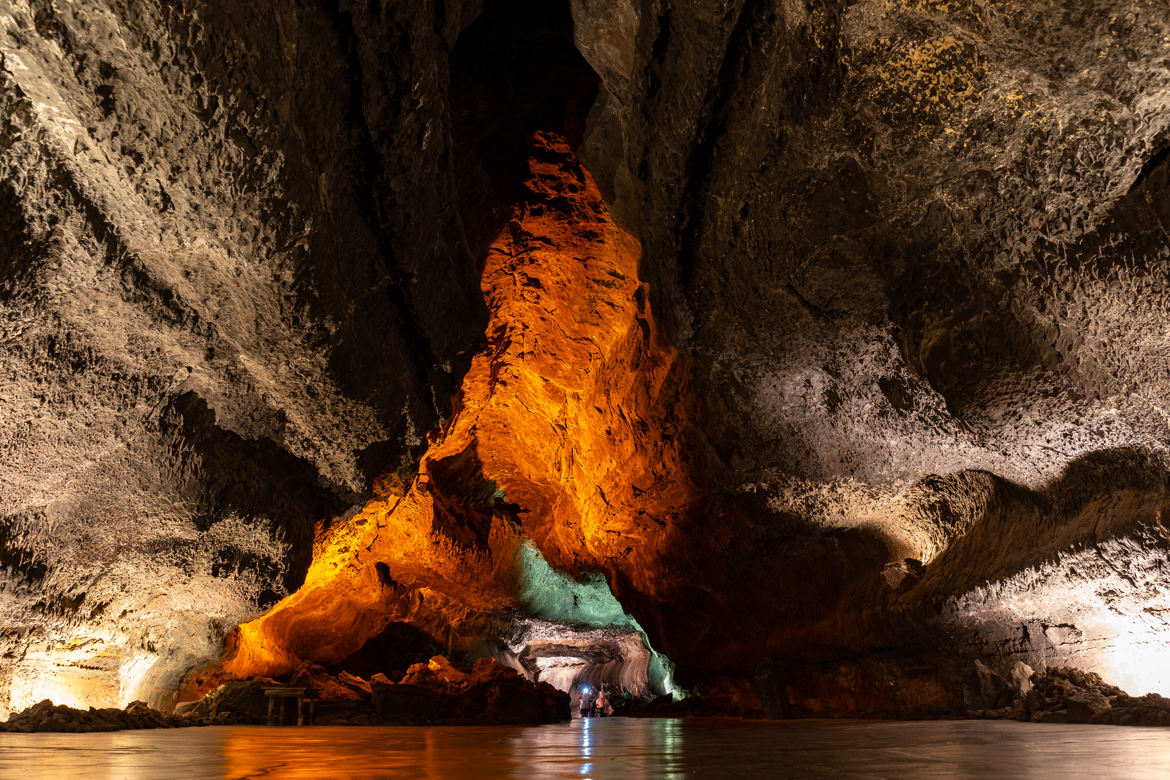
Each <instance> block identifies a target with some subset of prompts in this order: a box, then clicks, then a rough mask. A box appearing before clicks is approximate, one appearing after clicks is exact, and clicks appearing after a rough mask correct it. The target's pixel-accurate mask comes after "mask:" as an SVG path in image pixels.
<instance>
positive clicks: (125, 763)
mask: <svg viewBox="0 0 1170 780" xmlns="http://www.w3.org/2000/svg"><path fill="white" fill-rule="evenodd" d="M1168 775H1170V729H1155V728H1136V727H1125V726H1074V725H1068V726H1066V725H1054V724H1032V723H1015V722H1004V721H910V722H889V721H786V722H776V721H766V722H758V721H757V722H750V721H734V720H724V719H703V718H691V719H686V720H673V719H656V720H652V719H646V720H641V719H625V718H610V719H604V720H590V721H581V720H574V721H572V722H571V723H561V724H556V725H551V726H488V727H457V726H436V727H401V726H396V727H317V728H305V729H297V728H291V727H290V728H281V729H275V728H265V727H257V726H223V727H209V728H191V729H178V730H169V731H122V732H113V733H98V734H0V777H22V778H40V777H44V778H60V777H89V778H103V777H110V778H114V777H117V778H159V777H174V778H205V777H206V778H211V777H231V778H238V777H261V776H263V777H266V778H278V777H297V778H320V777H351V776H352V777H389V776H393V777H426V778H448V777H450V778H461V777H468V778H492V777H556V778H561V777H564V778H568V777H592V778H597V777H622V778H642V777H645V778H652V777H653V778H657V777H736V778H739V777H892V778H907V777H964V778H1002V777H1031V778H1035V777H1103V776H1108V777H1166V776H1168Z"/></svg>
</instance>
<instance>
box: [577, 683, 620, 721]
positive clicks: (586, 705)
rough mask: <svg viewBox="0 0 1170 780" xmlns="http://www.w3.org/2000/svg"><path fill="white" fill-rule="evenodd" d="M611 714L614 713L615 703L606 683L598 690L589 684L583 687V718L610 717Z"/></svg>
mask: <svg viewBox="0 0 1170 780" xmlns="http://www.w3.org/2000/svg"><path fill="white" fill-rule="evenodd" d="M610 715H613V704H612V703H611V702H610V700H609V694H608V693H606V691H605V686H604V685H603V686H600V687H599V688H598V689H597V690H596V691H594V690H593V689H592V688H590V687H589V686H588V685H586V686H585V687H583V688H582V689H581V717H582V718H608V717H609V716H610Z"/></svg>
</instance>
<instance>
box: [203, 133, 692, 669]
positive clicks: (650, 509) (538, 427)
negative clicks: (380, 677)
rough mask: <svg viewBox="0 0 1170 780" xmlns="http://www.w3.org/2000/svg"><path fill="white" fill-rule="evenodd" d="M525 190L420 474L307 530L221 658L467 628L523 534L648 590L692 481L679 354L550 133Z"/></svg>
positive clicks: (294, 656)
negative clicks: (479, 337) (275, 599)
mask: <svg viewBox="0 0 1170 780" xmlns="http://www.w3.org/2000/svg"><path fill="white" fill-rule="evenodd" d="M529 170H530V177H529V179H528V180H527V181H526V183H525V197H524V198H523V200H522V201H521V203H520V204H519V205H517V207H516V209H515V211H514V214H513V218H512V220H511V221H510V222H508V224H507V225H506V226H505V227H504V229H503V230H502V231H501V232H500V234H499V236H498V237H497V239H496V240H495V242H494V243H493V244H492V246H491V247H490V249H489V250H488V253H487V256H486V259H485V261H484V268H483V275H482V288H483V293H484V298H485V300H486V302H487V305H488V308H489V310H490V312H491V317H490V321H489V324H488V327H487V332H486V339H485V344H484V346H483V348H482V349H481V350H480V351H479V353H478V354H477V355H476V356H475V358H474V360H473V361H472V364H471V367H470V369H469V370H468V372H467V374H466V376H465V378H464V382H463V386H462V389H461V391H460V394H459V396H458V398H457V399H456V401H455V412H454V414H453V416H452V418H451V420H450V421H449V422H448V423H447V425H446V426H445V427H444V428H443V430H441V431H440V432H438V434H437V435H436V436H435V439H434V441H433V443H432V446H431V448H430V449H429V450H428V452H427V453H426V454H425V455H424V457H423V458H422V461H421V463H420V466H419V473H418V476H417V477H416V478H415V480H414V481H413V483H412V484H411V485H409V486H408V487H406V488H405V489H400V490H398V491H395V490H394V489H393V487H391V485H392V482H391V481H384V482H382V483H380V485H381V489H382V491H383V494H382V495H379V496H377V497H376V498H374V499H373V500H372V501H370V502H369V503H368V504H367V505H366V506H365V507H363V508H362V510H361V511H360V512H359V513H357V514H356V515H355V516H353V517H351V518H349V519H347V520H343V521H339V522H337V523H335V524H334V525H333V526H332V527H331V528H330V529H329V530H328V532H326V533H325V534H323V536H322V538H321V539H320V540H319V542H318V544H317V546H316V549H315V550H314V554H313V562H312V565H311V567H310V569H309V572H308V575H307V577H306V579H305V583H304V585H303V586H302V587H301V588H300V589H299V590H298V591H297V592H296V593H294V594H292V595H291V596H289V597H288V598H286V599H284V600H283V601H281V602H280V603H278V604H277V605H276V606H275V607H273V608H272V609H271V610H270V611H269V612H268V613H267V614H265V615H263V616H262V617H260V618H258V619H256V620H254V621H252V622H250V623H245V624H243V625H241V626H240V627H239V629H238V631H237V633H236V635H235V636H234V639H233V640H232V642H231V646H230V647H229V653H228V659H227V661H226V662H225V665H224V670H225V672H227V673H228V674H229V675H233V676H240V677H244V676H251V675H257V674H266V675H280V674H287V673H288V672H289V671H291V670H292V669H293V668H295V667H296V666H298V665H299V664H300V663H301V662H302V661H306V660H309V661H314V662H317V663H323V664H329V663H337V662H339V661H341V660H343V659H344V658H345V657H346V656H348V655H349V654H351V653H353V652H354V651H356V650H357V649H358V648H360V647H361V645H362V644H363V643H364V642H365V641H366V640H367V639H369V638H370V637H372V636H374V635H375V634H377V633H378V632H380V631H381V630H382V629H383V628H385V626H386V625H387V624H388V623H389V622H391V621H402V622H410V623H413V624H415V625H417V626H419V627H421V628H423V629H424V630H427V631H428V632H430V633H431V634H432V635H433V636H436V637H444V636H450V635H451V633H452V632H454V634H455V635H456V636H458V637H462V638H468V637H475V636H476V635H477V633H479V634H481V633H482V625H481V623H480V621H482V620H483V619H484V618H486V617H487V616H488V615H490V614H491V613H493V612H497V611H499V610H500V609H502V608H505V607H507V606H511V605H513V604H514V598H515V594H516V592H517V574H518V572H517V569H516V564H517V552H518V545H519V542H520V539H521V528H519V527H518V525H517V524H516V523H515V522H514V520H513V518H515V517H519V518H522V526H523V527H522V532H523V534H525V535H527V536H529V537H531V538H532V539H533V540H534V541H535V542H536V544H537V545H538V547H539V548H540V549H541V551H542V552H543V553H544V555H545V557H546V558H547V559H548V560H549V561H550V562H551V563H552V564H553V565H555V566H561V567H564V568H569V569H577V568H587V569H602V570H607V571H611V572H612V571H614V570H615V569H617V568H621V569H622V570H623V572H624V574H625V576H626V577H627V580H628V581H629V582H631V583H632V584H633V586H634V587H635V589H637V590H640V591H642V592H646V591H648V590H650V589H651V581H652V579H653V578H654V577H655V576H656V573H657V572H658V571H660V569H661V567H660V566H657V565H654V563H653V560H654V558H655V556H656V555H658V554H659V552H660V551H662V550H667V549H669V548H670V545H669V544H668V541H669V540H668V535H669V534H670V533H671V532H672V530H674V529H676V528H677V524H675V523H672V522H671V518H672V516H674V515H676V514H678V513H680V512H681V511H683V508H684V507H685V505H686V504H687V503H688V502H689V501H690V500H691V496H692V494H693V489H692V487H691V485H690V483H689V481H688V478H687V476H686V475H687V473H688V466H687V464H686V463H685V462H684V460H683V457H682V456H681V455H680V454H679V452H680V447H679V446H678V444H677V442H678V441H679V440H680V438H681V434H680V430H679V428H680V422H679V420H677V419H676V418H675V417H673V416H672V415H671V413H670V412H669V410H670V409H672V408H673V407H674V406H676V405H677V404H678V403H679V402H680V398H681V397H682V395H681V389H682V388H683V387H685V385H684V384H683V383H682V382H681V381H680V379H679V375H680V374H681V372H680V371H679V370H678V366H679V364H678V358H677V354H676V353H675V352H674V350H673V349H671V348H670V347H669V346H668V345H667V344H666V343H665V342H664V341H663V339H662V337H661V336H660V335H659V333H658V331H657V329H656V328H655V326H654V323H653V321H652V319H651V315H650V312H649V308H648V305H647V303H646V295H645V290H644V289H643V286H642V285H641V283H640V282H639V281H638V275H637V264H638V258H639V251H640V250H639V246H638V243H637V241H636V240H635V239H634V238H632V237H631V236H630V235H629V234H627V233H625V232H624V231H622V230H621V229H620V228H618V227H617V226H616V225H615V224H613V222H612V221H610V219H609V215H608V213H607V211H606V208H605V205H604V203H603V202H602V199H601V196H600V194H599V193H598V191H597V188H596V185H595V184H594V182H593V180H592V178H591V177H590V176H589V174H588V173H587V172H586V171H585V170H584V169H583V168H582V167H581V166H580V165H579V164H578V163H577V161H576V160H575V158H574V157H573V154H572V151H571V150H570V148H569V147H568V145H567V144H566V143H565V142H564V141H563V140H562V139H560V138H559V137H556V136H553V135H551V134H540V133H538V134H537V135H536V136H535V137H534V139H533V150H532V155H531V159H530V162H529Z"/></svg>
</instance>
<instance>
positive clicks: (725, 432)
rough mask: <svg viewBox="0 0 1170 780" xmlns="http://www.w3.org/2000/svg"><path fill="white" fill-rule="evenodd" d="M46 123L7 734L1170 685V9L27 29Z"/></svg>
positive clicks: (747, 706) (99, 16) (1, 84)
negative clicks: (110, 712)
mask: <svg viewBox="0 0 1170 780" xmlns="http://www.w3.org/2000/svg"><path fill="white" fill-rule="evenodd" d="M0 107H2V108H3V110H2V111H0V228H2V231H3V233H2V235H3V240H0V344H2V345H3V350H0V399H2V400H3V403H2V404H0V453H2V460H0V716H3V715H4V714H6V713H7V712H8V711H10V710H11V711H19V710H23V709H25V708H27V707H29V706H32V705H34V704H37V702H40V701H41V700H42V699H45V698H49V699H52V700H53V701H54V702H55V703H56V704H73V705H75V706H81V705H86V706H89V705H92V706H97V707H100V706H111V705H125V704H127V703H129V702H131V701H133V700H135V699H142V700H144V701H147V702H148V703H149V704H151V705H152V706H155V707H158V708H161V709H164V710H166V709H169V708H170V707H171V706H172V705H173V704H174V703H175V701H176V700H177V699H178V698H179V697H180V693H182V695H183V697H184V698H190V697H192V696H194V695H195V694H196V693H197V692H203V691H206V690H207V689H209V688H214V687H215V686H217V685H219V684H220V683H223V682H224V681H225V680H230V679H231V678H242V679H247V678H251V677H253V676H256V675H268V676H285V677H287V676H288V675H291V674H293V673H294V672H295V671H296V670H297V669H298V668H301V667H302V666H303V665H304V664H305V663H310V664H320V665H324V666H329V667H336V668H337V669H338V670H340V669H345V668H347V664H348V665H349V666H348V668H349V671H350V672H351V673H355V674H356V673H359V666H360V667H361V669H362V670H364V671H360V673H361V674H366V675H369V674H372V671H371V670H373V671H378V669H376V668H375V667H377V666H378V664H379V663H381V664H382V665H383V666H385V667H386V668H383V669H381V670H380V671H383V672H387V673H389V672H390V671H391V670H392V669H398V670H400V671H401V670H402V668H404V666H405V665H406V664H409V663H410V662H413V661H419V660H422V659H424V658H426V657H429V656H430V655H431V654H432V650H433V649H434V648H441V649H443V650H449V651H450V652H451V653H459V654H465V655H466V656H467V657H471V656H475V655H491V654H495V655H496V656H497V657H500V658H503V659H504V660H508V661H509V662H512V661H515V663H517V664H518V666H519V668H522V669H524V670H525V672H526V673H527V674H529V675H532V676H535V672H533V671H532V669H529V668H527V667H525V666H524V659H528V661H529V662H534V661H535V660H539V658H541V657H546V658H551V657H556V658H572V657H580V658H589V659H593V660H592V661H590V662H589V663H590V664H593V663H594V662H596V664H598V665H604V664H606V663H613V664H616V665H615V666H614V667H613V668H612V669H611V670H610V672H607V673H606V674H611V673H612V674H616V675H618V676H621V675H622V674H626V672H618V671H614V670H616V669H619V668H620V669H628V668H632V667H628V666H627V661H629V660H630V659H632V658H634V657H637V658H639V659H641V658H646V659H648V660H646V663H647V664H650V663H652V662H653V660H652V659H654V658H657V657H658V656H657V655H654V654H652V652H653V651H657V652H661V653H664V654H665V656H667V657H669V658H670V659H671V660H673V661H674V662H675V663H676V664H677V667H678V668H677V674H678V678H679V680H680V681H681V683H682V684H683V685H684V686H685V687H687V688H689V689H692V690H695V691H697V692H698V693H700V694H703V695H705V696H706V698H707V701H708V702H716V701H723V702H726V703H727V705H726V707H725V709H727V710H729V711H740V712H744V713H748V712H752V711H754V712H760V713H765V714H772V715H785V714H796V713H802V712H803V713H822V714H882V713H885V714H915V713H917V714H947V713H957V712H973V711H983V710H997V709H1002V708H1003V706H1006V705H1001V704H1000V701H999V700H1000V698H1001V697H1000V693H1002V692H1003V691H1006V690H1009V689H1011V690H1013V691H1015V694H1014V695H1015V696H1016V697H1019V696H1025V700H1027V696H1032V695H1033V694H1031V693H1028V694H1026V695H1025V692H1024V691H1023V687H1025V686H1023V684H1022V683H1021V682H1020V679H1028V678H1026V677H1025V678H1020V675H1019V673H1018V672H1019V669H1020V668H1021V667H1022V666H1024V665H1026V666H1028V667H1030V668H1032V669H1036V670H1037V671H1039V672H1041V673H1042V672H1043V671H1044V670H1045V669H1048V668H1049V667H1053V668H1055V667H1076V668H1078V669H1081V670H1086V671H1091V672H1097V673H1099V674H1100V675H1101V677H1102V678H1103V679H1104V681H1105V683H1116V684H1118V685H1120V686H1121V687H1122V688H1125V689H1126V690H1128V691H1129V692H1130V693H1133V694H1136V695H1141V694H1144V693H1146V691H1147V690H1153V689H1155V688H1157V689H1158V690H1162V691H1170V679H1159V673H1160V668H1161V666H1163V665H1160V664H1158V663H1155V661H1157V660H1158V659H1164V657H1165V653H1166V648H1167V647H1170V629H1167V627H1166V623H1165V621H1164V619H1163V617H1162V616H1163V614H1164V613H1165V611H1166V610H1167V609H1170V603H1167V600H1166V596H1165V593H1166V590H1167V589H1166V588H1165V583H1166V581H1167V576H1170V575H1168V572H1170V537H1168V535H1167V531H1166V529H1165V526H1164V520H1163V514H1164V510H1166V509H1168V508H1170V479H1168V474H1170V472H1168V471H1167V463H1166V457H1167V444H1166V443H1167V441H1170V430H1168V426H1167V422H1166V420H1167V419H1168V418H1167V414H1168V413H1170V376H1168V374H1167V361H1166V358H1167V354H1168V351H1167V344H1168V343H1170V341H1168V339H1170V336H1168V334H1167V332H1166V328H1165V322H1166V321H1167V318H1168V317H1170V288H1168V286H1167V278H1166V272H1165V268H1166V261H1167V260H1168V259H1170V232H1168V231H1170V198H1167V197H1166V195H1167V191H1168V189H1170V154H1168V153H1167V150H1168V149H1170V20H1168V19H1167V17H1166V14H1165V9H1164V8H1162V7H1159V5H1158V3H1156V2H1152V1H1151V0H1111V1H1109V2H1107V1H1106V0H1079V1H1077V2H1074V0H1040V1H1038V2H1034V1H1031V0H855V1H854V2H844V1H843V0H810V1H809V2H794V1H793V0H734V2H730V3H704V2H698V1H697V0H693V1H692V0H686V1H676V2H669V3H668V2H664V0H564V1H563V2H547V1H546V0H542V1H541V2H537V0H447V2H443V3H435V2H431V1H430V0H405V1H403V2H393V3H391V2H385V1H384V0H373V1H372V2H368V3H361V4H352V3H348V2H343V3H336V4H334V3H324V4H316V3H308V4H305V3H292V2H286V1H285V0H279V1H278V2H275V3H266V4H260V5H256V4H240V3H234V2H226V3H205V2H202V0H183V1H182V2H177V3H162V2H158V0H97V1H94V0H87V1H86V2H81V0H11V1H10V2H8V3H5V4H2V5H0ZM526 549H532V550H536V551H537V552H538V553H539V556H540V557H541V559H542V560H544V561H547V563H548V564H549V565H551V566H552V567H553V569H555V570H557V571H559V572H562V573H564V574H565V575H566V576H568V577H570V578H579V579H580V580H581V582H586V581H591V580H589V578H590V577H599V578H601V579H602V580H603V582H604V583H605V584H606V585H607V587H608V590H609V591H612V594H613V596H615V597H616V598H617V600H618V602H620V607H621V609H619V610H618V611H617V613H616V614H615V615H614V616H613V617H612V619H609V618H607V619H606V620H605V621H602V620H600V619H595V618H596V615H593V616H592V617H588V618H587V617H586V615H587V614H592V613H589V611H588V610H582V609H566V610H563V611H559V612H558V611H557V610H547V609H546V610H545V612H544V613H541V612H540V611H539V610H538V609H536V607H534V606H533V602H532V601H531V600H528V599H526V598H525V597H524V592H525V587H526V586H525V582H526V577H527V576H528V574H526V571H527V570H526V568H525V567H526V563H525V561H526V558H525V555H526V553H525V550H526ZM557 592H558V593H560V592H561V591H557ZM564 592H565V593H573V592H574V591H572V589H571V588H570V589H569V590H566V591H564ZM607 592H608V591H607ZM574 598H575V597H574ZM554 613H556V614H554ZM598 614H600V613H598ZM533 620H537V621H545V623H544V624H541V625H546V626H548V627H550V628H548V631H552V632H553V635H555V634H556V632H557V631H561V632H563V634H562V635H561V637H562V639H563V640H564V642H563V643H562V644H561V645H556V643H555V642H554V641H550V635H549V633H548V631H544V630H543V629H542V631H543V633H541V634H540V636H541V637H542V638H541V642H543V643H544V644H543V645H540V646H539V647H538V646H535V645H533V646H532V650H531V652H528V654H527V655H525V647H528V646H529V645H528V644H525V647H519V646H518V645H517V646H516V648H513V647H511V646H509V645H508V644H507V642H508V640H509V639H511V640H515V639H516V637H522V636H528V634H526V633H525V629H523V627H524V626H528V625H532V623H530V622H526V621H533ZM619 629H620V630H619ZM615 631H616V632H617V633H616V634H615V633H614V632H615ZM411 632H414V633H411ZM590 632H593V633H590ZM607 632H608V633H607ZM618 634H620V635H621V637H626V638H625V639H622V638H620V637H619V638H615V637H618ZM532 636H533V637H535V636H536V634H532ZM589 637H594V639H592V640H590V639H589ZM633 637H645V639H643V640H642V644H641V645H639V644H638V640H636V639H633ZM391 638H395V639H391ZM589 641H596V642H599V643H601V644H598V645H596V646H590V647H583V646H582V645H581V643H588V642H589ZM571 642H576V643H578V644H577V645H576V647H577V650H575V651H574V652H578V653H579V655H578V656H572V655H571V654H570V655H561V656H553V655H544V656H541V655H540V653H543V652H545V651H549V648H552V647H560V650H557V651H556V652H561V651H562V650H565V651H566V652H567V650H566V648H568V646H569V645H568V644H566V643H571ZM605 643H609V644H605ZM623 643H624V644H623ZM602 645H605V647H604V648H603V647H602ZM391 647H400V648H403V652H400V653H398V656H396V657H393V658H391V655H393V653H392V652H391V651H390V650H388V649H387V648H391ZM407 647H409V648H412V649H411V652H410V653H406V652H405V648H407ZM485 648H486V649H485ZM541 648H543V649H541ZM605 648H608V649H605ZM615 648H625V649H622V650H617V649H615ZM651 648H653V651H652V650H651ZM549 652H551V651H549ZM411 653H413V655H411ZM402 655H410V656H411V657H406V658H404V657H400V656H402ZM619 656H620V658H619ZM371 659H373V660H371ZM371 663H373V666H370V664H371ZM550 663H551V662H550ZM556 663H558V664H561V666H560V667H559V668H566V669H567V668H569V666H571V664H569V663H568V662H560V661H558V662H556ZM639 663H642V661H640V660H639ZM530 665H531V664H530ZM587 665H588V664H587ZM367 667H368V668H367ZM639 668H640V667H639ZM639 674H640V672H639ZM1062 674H1063V673H1062ZM577 675H578V672H577V671H574V672H572V674H568V673H566V675H565V679H566V680H568V679H569V678H570V677H571V678H572V679H587V678H586V677H578V676H577ZM1058 676H1059V675H1058ZM628 679H633V678H628ZM639 679H640V678H639ZM647 679H648V678H647ZM1046 679H1047V678H1046ZM1051 679H1056V678H1051ZM1061 679H1064V678H1061ZM1070 679H1071V678H1070ZM996 681H999V682H996ZM1013 681H1014V682H1013ZM229 684H232V683H230V682H229ZM235 684H237V685H239V684H245V683H235ZM565 684H570V685H571V683H565ZM1078 684H1080V683H1078ZM1103 684H1104V683H1102V685H1103ZM1044 685H1047V683H1044ZM1053 685H1056V684H1055V683H1053ZM1094 685H1095V683H1094ZM997 686H998V687H997ZM1012 686H1014V687H1012ZM1037 686H1038V687H1039V688H1043V686H1042V685H1041V684H1040V683H1037ZM1049 687H1051V686H1049ZM1057 687H1059V686H1057ZM1082 687H1084V686H1082ZM1089 687H1090V688H1092V687H1093V686H1089ZM1098 687H1100V686H1098ZM1043 690H1047V688H1043ZM1094 690H1095V691H1096V690H1097V689H1096V688H1094ZM997 691H998V692H999V693H997ZM1039 695H1040V694H1036V696H1039ZM1045 695H1047V694H1045ZM1053 695H1055V694H1053ZM1062 695H1063V694H1062ZM1073 695H1074V694H1072V693H1069V694H1068V695H1067V696H1065V698H1069V697H1072V696H1073ZM1098 695H1099V696H1103V697H1105V698H1106V700H1109V697H1110V696H1112V697H1114V698H1116V696H1118V695H1119V694H1114V693H1108V694H1107V693H1101V692H1100V691H1097V692H1096V693H1094V694H1092V695H1089V694H1086V696H1088V699H1091V700H1092V702H1096V704H1100V701H1099V699H1098ZM371 696H372V694H371ZM1033 698H1035V697H1033ZM992 699H994V701H992ZM1088 699H1086V701H1088ZM372 700H373V699H371V701H372ZM1036 701H1037V702H1038V701H1040V700H1039V699H1036ZM1062 701H1063V699H1062ZM1090 704H1091V702H1090ZM1090 704H1086V705H1085V706H1089V708H1090V710H1092V707H1091V706H1090ZM38 706H40V705H38ZM1028 706H1029V707H1032V710H1030V711H1032V712H1040V711H1044V712H1048V711H1052V710H1053V708H1052V707H1047V705H1045V707H1041V706H1040V705H1039V704H1037V705H1035V706H1033V705H1028ZM1061 706H1063V707H1064V709H1065V710H1067V711H1068V712H1070V713H1071V712H1072V710H1073V709H1076V707H1079V706H1080V704H1073V705H1071V708H1070V706H1069V705H1067V704H1066V705H1061ZM1111 706H1112V705H1111ZM1056 711H1061V710H1060V708H1059V707H1058V708H1056ZM1101 711H1104V710H1101ZM1093 717H1096V715H1093Z"/></svg>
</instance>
